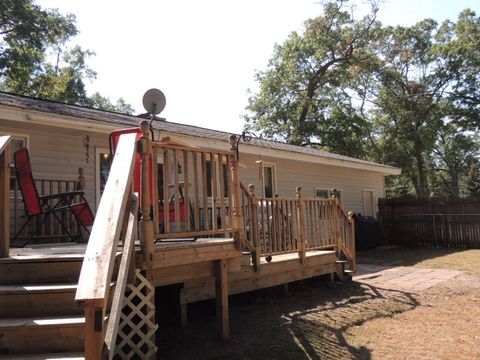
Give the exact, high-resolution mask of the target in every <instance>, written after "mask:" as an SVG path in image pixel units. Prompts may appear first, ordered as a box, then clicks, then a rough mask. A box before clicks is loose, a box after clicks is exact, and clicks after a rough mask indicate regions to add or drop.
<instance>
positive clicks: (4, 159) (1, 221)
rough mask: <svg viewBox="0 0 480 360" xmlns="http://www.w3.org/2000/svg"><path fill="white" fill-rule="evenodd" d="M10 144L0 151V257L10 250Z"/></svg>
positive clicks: (5, 255)
mask: <svg viewBox="0 0 480 360" xmlns="http://www.w3.org/2000/svg"><path fill="white" fill-rule="evenodd" d="M9 160H10V145H9V144H7V146H6V147H5V149H4V151H2V152H1V153H0V206H1V207H2V210H3V212H2V214H1V217H0V258H3V257H8V254H9V251H10V164H9ZM14 216H16V214H15V215H14Z"/></svg>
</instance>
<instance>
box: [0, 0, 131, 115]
mask: <svg viewBox="0 0 480 360" xmlns="http://www.w3.org/2000/svg"><path fill="white" fill-rule="evenodd" d="M77 33H78V30H77V28H76V26H75V16H73V15H70V14H69V15H66V16H63V15H61V14H59V13H58V11H57V10H44V9H41V8H40V7H39V6H38V5H35V4H34V3H33V2H32V0H25V1H16V0H5V1H2V2H0V89H1V90H2V91H7V92H12V93H16V94H21V95H28V96H33V97H38V98H44V99H49V100H54V101H59V102H64V103H68V104H74V105H80V106H92V107H95V108H98V109H105V110H111V111H127V112H128V113H131V112H132V111H133V109H132V108H131V106H130V105H128V104H125V102H124V100H123V99H119V103H117V105H119V106H117V105H114V104H112V103H111V102H110V101H109V100H108V98H104V99H103V101H101V102H99V101H96V99H95V98H92V99H91V98H89V97H88V95H87V93H86V90H85V80H92V79H94V78H95V76H96V73H95V72H94V71H93V70H91V69H90V68H89V67H88V65H87V63H86V60H87V58H88V57H89V56H92V55H94V53H93V52H92V51H89V50H82V49H81V48H80V47H79V46H74V47H73V48H71V49H68V48H67V47H66V43H67V42H68V41H69V40H70V39H71V38H72V37H73V36H75V35H76V34H77ZM98 96H100V95H98Z"/></svg>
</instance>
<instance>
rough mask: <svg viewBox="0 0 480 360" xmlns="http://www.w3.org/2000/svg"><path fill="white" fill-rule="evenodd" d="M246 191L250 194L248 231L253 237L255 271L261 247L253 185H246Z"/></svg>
mask: <svg viewBox="0 0 480 360" xmlns="http://www.w3.org/2000/svg"><path fill="white" fill-rule="evenodd" d="M248 192H249V194H250V201H251V203H250V223H251V224H250V225H251V228H250V231H251V233H252V237H253V246H254V247H255V252H253V253H252V263H253V268H254V269H255V271H259V270H260V257H261V256H262V249H261V245H260V236H259V233H258V226H257V204H258V200H257V197H256V196H255V185H254V184H249V185H248Z"/></svg>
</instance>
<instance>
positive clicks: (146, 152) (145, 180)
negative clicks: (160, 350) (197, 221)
mask: <svg viewBox="0 0 480 360" xmlns="http://www.w3.org/2000/svg"><path fill="white" fill-rule="evenodd" d="M140 130H141V131H142V137H141V138H140V140H139V141H138V142H137V151H138V152H139V153H140V155H141V158H142V162H141V178H142V180H141V188H140V192H141V194H140V199H141V202H142V203H141V208H142V221H141V225H140V235H141V237H140V244H141V245H140V246H141V247H142V248H143V249H142V250H143V270H144V275H145V278H146V279H147V280H148V281H150V283H152V284H153V283H154V279H153V253H154V249H153V246H154V241H155V239H154V235H153V234H154V229H153V220H152V214H153V204H151V201H150V181H151V179H150V177H151V173H150V171H151V170H150V169H151V168H150V166H151V165H150V163H151V161H152V156H151V151H152V146H151V140H150V137H149V136H150V125H149V123H148V121H146V120H143V121H142V122H140ZM132 183H133V182H132ZM152 303H153V304H155V291H154V292H153V295H152ZM151 341H152V343H153V344H155V335H154V333H153V335H152V338H151ZM152 356H155V355H152Z"/></svg>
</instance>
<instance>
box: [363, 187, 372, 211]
mask: <svg viewBox="0 0 480 360" xmlns="http://www.w3.org/2000/svg"><path fill="white" fill-rule="evenodd" d="M363 212H364V215H365V216H372V217H375V201H374V197H373V190H363Z"/></svg>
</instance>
